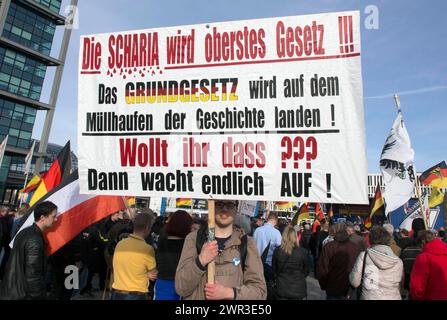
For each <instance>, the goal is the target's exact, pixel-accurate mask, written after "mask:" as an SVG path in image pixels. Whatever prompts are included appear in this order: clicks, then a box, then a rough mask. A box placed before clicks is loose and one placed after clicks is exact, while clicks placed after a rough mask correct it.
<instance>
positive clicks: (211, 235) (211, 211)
mask: <svg viewBox="0 0 447 320" xmlns="http://www.w3.org/2000/svg"><path fill="white" fill-rule="evenodd" d="M214 217H215V208H214V200H213V199H210V200H208V242H211V241H214V239H215V232H216V221H215V220H214ZM215 270H216V266H215V263H214V261H212V262H210V263H209V264H208V283H211V284H212V283H214V272H215Z"/></svg>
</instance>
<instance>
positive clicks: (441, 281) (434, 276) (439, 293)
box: [410, 239, 447, 300]
mask: <svg viewBox="0 0 447 320" xmlns="http://www.w3.org/2000/svg"><path fill="white" fill-rule="evenodd" d="M410 294H411V297H412V299H414V300H447V244H445V243H444V242H442V241H441V239H434V240H432V241H430V242H429V243H427V244H426V245H425V247H424V249H423V250H422V253H421V254H420V255H419V256H418V257H417V258H416V261H415V263H414V266H413V270H412V271H411V279H410Z"/></svg>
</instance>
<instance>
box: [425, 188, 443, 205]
mask: <svg viewBox="0 0 447 320" xmlns="http://www.w3.org/2000/svg"><path fill="white" fill-rule="evenodd" d="M442 202H444V193H442V192H441V190H439V188H436V187H433V189H432V190H431V194H430V198H429V199H428V207H429V208H434V207H436V206H439V205H440V204H441V203H442Z"/></svg>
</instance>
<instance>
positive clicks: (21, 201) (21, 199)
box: [19, 170, 29, 208]
mask: <svg viewBox="0 0 447 320" xmlns="http://www.w3.org/2000/svg"><path fill="white" fill-rule="evenodd" d="M28 174H29V170H28V171H27V173H26V176H25V183H24V184H23V188H24V189H25V187H26V184H27V182H28ZM22 203H23V196H22V197H20V204H19V208H20V207H21V206H22Z"/></svg>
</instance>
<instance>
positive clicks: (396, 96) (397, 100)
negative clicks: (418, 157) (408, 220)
mask: <svg viewBox="0 0 447 320" xmlns="http://www.w3.org/2000/svg"><path fill="white" fill-rule="evenodd" d="M394 102H395V103H396V106H397V111H398V112H401V108H400V101H399V97H398V95H397V94H395V95H394ZM414 180H415V181H414V182H415V188H416V195H417V197H418V199H419V206H420V208H421V214H422V217H423V218H424V224H425V229H426V230H428V223H427V217H426V216H425V209H424V204H423V202H422V199H421V190H420V184H419V178H418V177H417V174H416V171H415V172H414Z"/></svg>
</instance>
